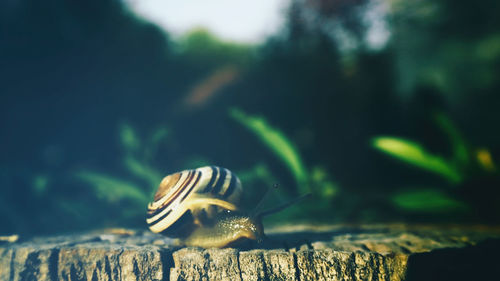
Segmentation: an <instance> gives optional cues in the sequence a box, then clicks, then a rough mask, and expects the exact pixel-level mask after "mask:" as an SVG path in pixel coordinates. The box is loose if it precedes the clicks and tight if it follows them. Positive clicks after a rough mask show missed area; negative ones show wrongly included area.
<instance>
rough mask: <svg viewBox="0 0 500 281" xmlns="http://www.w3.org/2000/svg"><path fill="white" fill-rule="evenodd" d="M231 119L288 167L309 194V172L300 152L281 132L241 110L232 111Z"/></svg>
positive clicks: (303, 189)
mask: <svg viewBox="0 0 500 281" xmlns="http://www.w3.org/2000/svg"><path fill="white" fill-rule="evenodd" d="M230 115H231V117H232V118H233V119H234V120H236V121H237V122H239V123H240V124H242V125H243V126H245V127H246V128H247V129H249V130H250V131H251V132H252V133H254V134H255V135H256V136H257V137H258V138H259V139H260V140H261V141H262V142H263V143H264V144H265V145H266V146H267V147H268V148H269V149H271V151H273V152H274V154H275V155H276V156H278V157H279V158H280V159H281V160H282V162H283V163H284V164H285V165H286V166H287V167H288V169H289V170H290V172H291V173H292V175H293V176H294V177H295V181H296V183H297V185H298V187H299V189H300V191H301V192H307V191H308V186H307V180H308V179H307V170H306V168H305V166H304V164H303V162H302V159H301V158H300V155H299V152H298V150H297V149H296V148H295V146H294V145H293V144H292V142H291V141H290V140H289V139H288V138H287V137H286V136H285V135H284V134H283V133H281V132H280V131H278V130H277V129H275V128H273V127H272V126H270V125H269V124H268V123H267V122H266V121H265V120H264V118H260V117H254V116H250V115H247V114H245V113H244V112H242V111H241V110H239V109H232V110H231V111H230Z"/></svg>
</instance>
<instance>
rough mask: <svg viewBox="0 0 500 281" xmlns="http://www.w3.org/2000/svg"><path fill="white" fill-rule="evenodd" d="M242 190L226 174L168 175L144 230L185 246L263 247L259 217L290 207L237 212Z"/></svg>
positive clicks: (214, 170)
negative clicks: (256, 243)
mask: <svg viewBox="0 0 500 281" xmlns="http://www.w3.org/2000/svg"><path fill="white" fill-rule="evenodd" d="M241 195H242V185H241V182H240V180H239V179H238V177H237V176H236V175H235V174H234V173H232V172H231V171H229V170H228V169H225V168H221V167H216V166H207V167H201V168H197V169H192V170H185V171H181V172H177V173H174V174H170V175H168V176H166V177H165V178H163V180H162V181H161V183H160V185H159V187H158V190H157V192H156V194H155V195H154V198H153V202H151V203H149V204H148V211H147V219H146V222H147V224H148V226H149V229H150V230H151V231H152V232H155V233H161V234H164V235H167V236H170V237H175V238H179V239H180V240H181V243H182V244H184V245H186V246H198V247H203V248H212V247H216V248H225V247H229V246H233V245H236V244H238V243H239V242H241V241H243V240H247V239H249V240H256V241H262V239H263V237H264V229H263V225H262V217H264V216H266V215H269V214H271V213H275V212H277V211H280V210H282V209H284V208H286V207H288V206H289V205H291V204H293V203H295V202H296V201H298V200H301V199H302V198H303V197H302V198H299V199H298V200H295V201H293V202H289V203H286V204H284V205H281V206H278V207H276V208H273V209H271V210H267V211H263V212H260V213H257V212H258V209H259V207H260V205H261V203H262V201H263V200H261V202H260V203H259V204H257V207H256V208H255V210H254V211H253V212H250V213H245V212H244V211H242V210H240V208H239V207H238V206H239V205H240V199H241Z"/></svg>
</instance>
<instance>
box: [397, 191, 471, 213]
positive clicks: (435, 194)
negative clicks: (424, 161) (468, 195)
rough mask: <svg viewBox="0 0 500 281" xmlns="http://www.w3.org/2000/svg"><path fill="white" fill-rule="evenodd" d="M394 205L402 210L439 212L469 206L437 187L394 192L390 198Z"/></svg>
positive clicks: (464, 209) (458, 209) (463, 208)
mask: <svg viewBox="0 0 500 281" xmlns="http://www.w3.org/2000/svg"><path fill="white" fill-rule="evenodd" d="M391 199H392V201H393V203H394V205H395V206H396V207H398V208H401V209H403V210H404V211H411V212H423V213H441V212H445V213H446V212H454V211H466V210H467V209H468V208H469V207H468V206H467V204H465V203H464V202H462V201H458V200H456V199H453V198H452V197H450V195H448V194H446V193H445V192H443V191H441V190H439V189H426V188H419V189H415V190H406V191H402V192H399V193H396V194H394V195H393V197H392V198H391Z"/></svg>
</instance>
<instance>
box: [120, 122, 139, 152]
mask: <svg viewBox="0 0 500 281" xmlns="http://www.w3.org/2000/svg"><path fill="white" fill-rule="evenodd" d="M120 140H121V143H122V145H123V147H124V148H125V149H126V150H127V151H129V152H130V151H136V150H137V149H138V148H139V147H140V146H141V142H140V140H139V138H138V137H137V135H136V133H135V131H134V129H133V128H132V127H131V126H130V125H128V124H123V125H121V127H120Z"/></svg>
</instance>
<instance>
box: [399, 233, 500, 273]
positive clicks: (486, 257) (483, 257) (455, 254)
mask: <svg viewBox="0 0 500 281" xmlns="http://www.w3.org/2000/svg"><path fill="white" fill-rule="evenodd" d="M499 253H500V239H489V240H485V241H484V242H481V243H479V244H477V245H476V246H468V247H465V248H453V249H450V248H449V249H440V250H434V251H432V252H429V253H421V254H413V255H411V256H410V258H409V260H408V271H407V278H406V280H409V281H416V280H495V279H497V278H499V277H500V265H499V264H498V261H499V260H498V255H499ZM495 276H496V277H495Z"/></svg>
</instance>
